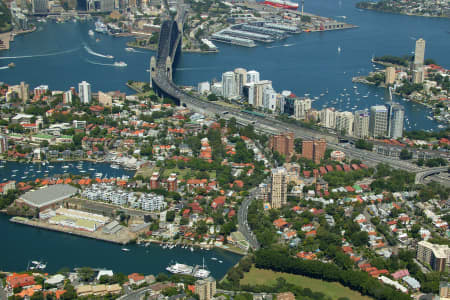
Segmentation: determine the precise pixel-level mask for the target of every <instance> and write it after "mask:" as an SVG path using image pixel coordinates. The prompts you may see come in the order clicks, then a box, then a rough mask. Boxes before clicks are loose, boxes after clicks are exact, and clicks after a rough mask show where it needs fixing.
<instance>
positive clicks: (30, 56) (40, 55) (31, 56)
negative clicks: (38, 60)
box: [0, 47, 80, 59]
mask: <svg viewBox="0 0 450 300" xmlns="http://www.w3.org/2000/svg"><path fill="white" fill-rule="evenodd" d="M78 49H80V48H79V47H77V48H73V49H69V50H65V51H60V52H53V53H46V54H36V55H22V56H7V57H0V59H19V58H33V57H44V56H54V55H62V54H67V53H71V52H75V51H77V50H78Z"/></svg>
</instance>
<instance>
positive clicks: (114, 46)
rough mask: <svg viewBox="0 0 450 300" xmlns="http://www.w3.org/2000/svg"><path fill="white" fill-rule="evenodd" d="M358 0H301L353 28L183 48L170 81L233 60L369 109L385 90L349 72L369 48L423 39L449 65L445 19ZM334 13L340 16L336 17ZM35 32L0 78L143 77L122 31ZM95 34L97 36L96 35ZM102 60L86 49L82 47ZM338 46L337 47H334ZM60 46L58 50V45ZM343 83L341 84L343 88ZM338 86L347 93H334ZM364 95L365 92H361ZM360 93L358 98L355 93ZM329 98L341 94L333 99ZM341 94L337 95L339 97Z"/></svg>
mask: <svg viewBox="0 0 450 300" xmlns="http://www.w3.org/2000/svg"><path fill="white" fill-rule="evenodd" d="M356 2H357V0H349V1H335V0H317V1H310V2H307V3H306V6H305V10H306V11H307V12H312V13H315V14H319V15H322V16H327V17H333V18H337V16H346V17H347V18H346V19H345V21H346V22H348V23H352V24H355V25H358V26H360V27H359V28H357V29H350V30H342V31H335V32H323V33H305V34H301V35H296V36H292V37H290V38H289V39H286V40H284V41H281V42H277V43H273V44H270V45H265V44H264V45H259V46H258V47H255V48H244V47H237V46H231V45H225V44H219V43H217V45H218V46H219V49H220V53H217V54H186V53H185V54H182V55H181V57H180V60H179V63H178V66H177V67H176V73H175V76H174V80H175V82H177V83H178V84H183V85H197V83H198V82H200V81H206V80H211V79H213V78H217V79H220V77H221V73H222V72H225V71H227V70H232V69H234V68H236V67H243V68H247V69H256V70H258V71H260V73H261V78H262V79H268V80H272V82H273V86H274V88H275V89H276V90H277V91H279V92H281V91H282V90H291V91H292V92H294V93H295V94H297V95H303V94H305V93H309V94H311V96H312V97H314V96H319V94H321V93H324V92H325V91H326V90H327V89H328V91H329V93H328V94H326V95H325V96H323V97H320V99H318V100H317V101H315V102H314V103H313V106H314V107H315V108H317V109H321V108H322V107H323V106H324V105H327V106H335V107H336V108H338V109H340V110H353V109H362V108H368V107H370V106H372V105H375V104H382V103H383V102H384V101H385V100H384V90H383V89H381V88H376V87H368V86H364V85H359V84H356V86H357V90H358V92H359V93H360V95H359V96H358V95H356V94H354V93H353V86H354V85H355V84H353V83H352V82H351V78H352V77H353V76H356V75H364V74H367V73H368V72H370V71H371V70H372V64H371V63H370V58H371V57H372V55H375V56H382V55H386V54H390V55H400V56H401V55H405V54H411V51H413V50H414V44H415V40H416V39H417V38H419V37H422V38H424V39H425V40H426V43H427V44H426V51H425V56H426V57H427V58H433V59H435V60H436V61H437V62H438V63H439V64H441V65H442V66H444V67H446V68H449V67H450V57H449V55H448V52H449V49H450V38H449V37H450V36H449V34H448V31H449V30H450V20H448V19H439V18H423V17H412V16H402V15H395V14H383V13H377V12H372V11H364V10H360V9H357V8H355V6H354V5H355V3H356ZM337 19H339V18H337ZM38 26H39V29H38V31H37V32H35V33H32V34H29V35H25V36H19V37H16V40H15V41H14V42H13V44H12V49H11V50H9V51H6V52H5V51H4V52H2V53H1V54H0V66H4V65H6V64H7V63H9V62H11V61H14V62H15V63H16V67H15V68H13V69H6V70H0V81H6V82H8V83H13V84H14V83H18V82H19V81H21V80H25V81H27V82H29V83H30V84H31V86H32V87H34V86H37V85H39V84H48V85H49V86H50V88H51V89H54V90H57V89H59V90H65V89H68V88H69V87H70V86H76V85H77V83H78V82H80V81H82V80H87V81H88V82H90V83H91V84H92V89H93V91H97V90H102V91H108V90H121V91H125V92H128V93H130V92H131V91H130V90H129V89H128V88H127V87H126V86H125V83H126V81H127V80H141V81H144V80H145V81H146V80H148V78H149V74H148V72H146V70H147V69H148V65H149V59H150V56H151V55H152V54H154V53H153V52H151V51H145V50H142V51H140V52H137V53H129V52H126V51H125V50H124V48H125V47H126V42H127V41H128V40H129V39H128V38H114V37H111V36H106V35H100V34H97V33H96V35H95V37H94V38H92V37H90V36H89V35H88V30H89V29H90V28H92V27H93V24H92V23H90V22H85V23H81V22H78V23H73V22H68V23H64V24H50V23H49V24H41V23H40V24H38ZM96 38H99V39H100V41H99V42H96ZM86 45H87V46H88V47H90V48H91V49H92V50H93V51H95V52H97V53H100V54H103V55H113V56H114V57H115V58H114V59H113V60H112V59H107V58H103V57H99V56H96V55H92V54H90V53H88V51H86V49H85V48H84V46H86ZM338 47H340V48H341V49H342V51H341V52H340V53H339V52H338V51H337V49H338ZM64 51H66V52H65V53H61V52H64ZM45 54H49V56H38V57H30V58H26V57H25V58H16V59H14V58H8V59H2V57H18V56H19V57H20V56H27V55H45ZM114 61H125V62H126V63H127V64H128V67H126V68H118V67H113V66H111V64H113V62H114ZM344 89H346V91H344ZM341 93H344V94H345V93H349V94H350V95H349V96H348V97H350V101H348V100H347V96H345V97H340V96H339V95H340V94H341ZM366 94H368V95H369V97H367V98H362V97H361V96H363V95H366ZM358 97H359V98H360V99H359V100H358V99H357V98H358ZM336 98H340V101H339V102H338V103H336V104H332V103H331V101H333V100H334V99H336ZM342 98H344V99H342ZM395 100H397V101H399V102H400V103H402V104H403V105H404V106H405V111H406V117H407V118H408V122H407V123H406V124H405V127H406V128H407V129H434V128H436V126H437V125H438V124H437V122H435V121H430V120H428V119H427V118H426V116H427V115H429V113H430V110H429V109H426V108H424V107H423V106H421V105H418V104H414V103H411V102H404V101H402V100H401V99H399V98H396V99H395Z"/></svg>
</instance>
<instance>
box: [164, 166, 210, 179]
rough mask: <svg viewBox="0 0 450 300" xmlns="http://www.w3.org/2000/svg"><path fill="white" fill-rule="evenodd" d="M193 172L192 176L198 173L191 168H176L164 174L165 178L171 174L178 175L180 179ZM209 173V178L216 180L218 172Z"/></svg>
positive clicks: (167, 170)
mask: <svg viewBox="0 0 450 300" xmlns="http://www.w3.org/2000/svg"><path fill="white" fill-rule="evenodd" d="M189 172H191V174H193V175H194V174H195V173H196V171H192V170H191V169H189V168H185V169H178V168H174V169H164V174H163V177H169V176H170V174H171V173H176V174H178V176H179V177H181V178H182V177H184V176H185V175H186V174H187V173H189ZM208 173H209V178H216V171H208Z"/></svg>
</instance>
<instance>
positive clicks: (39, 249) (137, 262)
mask: <svg viewBox="0 0 450 300" xmlns="http://www.w3.org/2000/svg"><path fill="white" fill-rule="evenodd" d="M0 235H1V237H2V246H1V247H0V256H1V259H0V270H6V271H22V270H25V269H26V268H27V264H28V262H29V261H31V260H43V261H45V262H47V269H46V271H47V272H50V273H53V272H57V271H58V270H60V269H61V268H64V267H68V268H70V269H73V268H76V267H84V266H89V267H95V268H107V269H112V270H113V271H114V272H122V273H125V274H130V273H133V272H138V273H144V274H155V275H156V274H159V273H161V272H165V268H166V267H167V266H168V265H169V264H170V263H171V262H175V261H177V262H180V263H186V264H189V265H196V264H199V265H201V264H202V260H203V258H204V259H205V265H206V267H207V268H208V270H210V271H211V275H212V276H214V277H215V278H221V277H222V276H224V275H225V273H226V272H227V270H228V269H229V268H230V267H231V266H233V265H234V264H236V263H237V262H238V260H239V259H240V258H241V256H239V255H236V254H233V253H229V252H225V251H223V250H211V251H204V250H195V251H194V252H191V251H190V250H186V249H181V248H174V249H170V250H169V249H163V248H161V247H160V246H159V245H156V244H152V245H150V246H149V247H143V246H139V245H127V246H126V247H127V248H128V249H130V250H131V251H130V252H124V251H122V250H121V248H122V246H120V245H116V244H112V243H108V242H102V241H97V240H93V239H88V238H82V237H77V236H73V235H70V234H64V233H60V232H54V231H48V230H45V229H39V228H34V227H29V226H26V225H22V224H16V223H12V222H9V217H8V216H6V215H2V214H0ZM212 257H216V258H217V259H218V260H222V261H223V263H219V262H218V260H217V261H215V260H211V258H212Z"/></svg>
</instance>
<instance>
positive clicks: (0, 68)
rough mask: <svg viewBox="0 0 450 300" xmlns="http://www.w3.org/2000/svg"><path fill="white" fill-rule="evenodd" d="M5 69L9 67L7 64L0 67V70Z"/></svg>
mask: <svg viewBox="0 0 450 300" xmlns="http://www.w3.org/2000/svg"><path fill="white" fill-rule="evenodd" d="M6 69H9V67H8V66H4V67H0V70H6Z"/></svg>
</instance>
